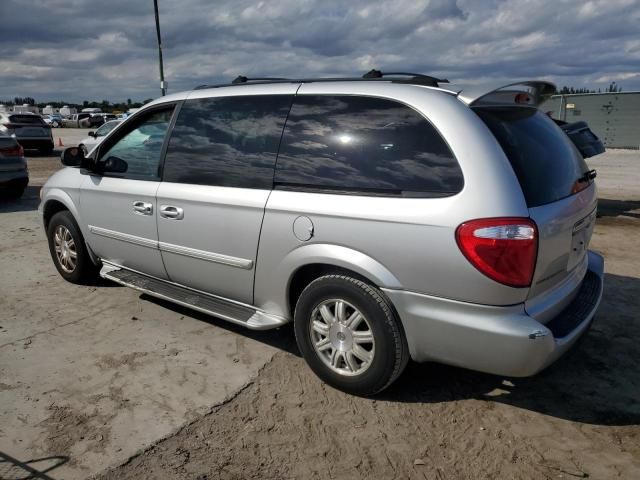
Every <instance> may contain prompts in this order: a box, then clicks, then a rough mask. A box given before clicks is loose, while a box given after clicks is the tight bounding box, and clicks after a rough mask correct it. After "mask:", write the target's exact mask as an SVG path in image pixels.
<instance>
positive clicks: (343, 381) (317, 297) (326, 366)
mask: <svg viewBox="0 0 640 480" xmlns="http://www.w3.org/2000/svg"><path fill="white" fill-rule="evenodd" d="M294 317H295V318H294V326H295V332H296V340H297V343H298V347H299V348H300V351H301V352H302V355H303V356H304V358H305V360H306V361H307V363H308V364H309V366H310V367H311V369H312V370H313V371H314V372H315V373H316V375H318V376H319V377H320V378H321V379H322V380H324V381H325V382H326V383H328V384H330V385H332V386H333V387H335V388H338V389H340V390H343V391H345V392H348V393H353V394H356V395H373V394H375V393H378V392H380V391H382V390H384V389H385V388H386V387H388V386H389V385H390V384H391V383H392V382H393V381H394V380H395V379H396V378H397V377H398V376H399V375H400V373H402V371H403V370H404V367H405V366H406V364H407V361H408V359H409V354H408V348H407V342H406V339H405V338H404V333H403V331H402V328H401V326H400V322H399V321H398V319H397V318H396V315H395V314H394V312H393V309H392V308H391V306H390V305H389V303H388V300H386V299H385V298H384V296H383V295H382V293H381V292H380V291H379V290H378V289H377V288H375V287H373V286H371V285H369V284H367V283H365V282H363V281H361V280H359V279H356V278H352V277H349V276H346V275H325V276H323V277H320V278H318V279H316V280H314V281H313V282H311V283H310V284H309V285H308V286H307V287H306V288H305V289H304V290H303V292H302V294H301V295H300V298H299V299H298V303H297V305H296V309H295V316H294Z"/></svg>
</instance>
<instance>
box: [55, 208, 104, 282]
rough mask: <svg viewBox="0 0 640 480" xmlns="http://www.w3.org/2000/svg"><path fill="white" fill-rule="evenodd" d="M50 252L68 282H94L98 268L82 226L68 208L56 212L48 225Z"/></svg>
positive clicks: (57, 267)
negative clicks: (90, 254) (81, 231)
mask: <svg viewBox="0 0 640 480" xmlns="http://www.w3.org/2000/svg"><path fill="white" fill-rule="evenodd" d="M47 239H48V240H49V252H50V253H51V258H52V259H53V263H54V265H55V266H56V269H57V270H58V272H59V273H60V275H61V276H62V278H64V279H65V280H67V281H68V282H71V283H77V284H87V283H92V282H93V281H95V280H96V279H97V277H98V269H97V267H96V266H95V265H94V264H93V262H92V261H91V257H90V256H89V252H88V251H87V247H86V245H85V243H84V238H83V237H82V233H80V228H78V225H77V224H76V221H75V220H74V218H73V215H71V213H70V212H69V211H67V210H64V211H62V212H58V213H56V214H55V215H54V216H53V217H51V220H50V221H49V226H48V227H47Z"/></svg>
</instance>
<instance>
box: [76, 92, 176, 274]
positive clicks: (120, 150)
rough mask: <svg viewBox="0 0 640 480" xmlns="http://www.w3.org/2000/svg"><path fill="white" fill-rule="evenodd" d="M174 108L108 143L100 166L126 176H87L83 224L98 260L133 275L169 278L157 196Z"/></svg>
mask: <svg viewBox="0 0 640 480" xmlns="http://www.w3.org/2000/svg"><path fill="white" fill-rule="evenodd" d="M173 110H174V105H169V106H163V107H159V108H157V107H156V108H153V109H152V110H150V111H149V112H147V113H146V114H144V115H141V116H140V117H138V118H136V119H134V120H133V121H131V122H130V123H128V124H127V125H123V126H122V128H120V129H118V130H117V131H116V132H115V134H114V136H110V137H108V138H107V139H105V142H104V143H103V144H102V145H101V146H100V147H99V151H98V152H97V157H96V158H97V161H98V162H102V163H106V164H107V165H108V164H109V162H108V160H109V159H113V158H118V159H121V160H123V161H124V162H126V165H127V168H126V172H124V173H113V172H108V171H107V172H105V173H104V175H94V174H92V175H88V176H87V178H86V180H85V181H84V183H83V185H82V188H81V192H80V212H81V218H82V219H83V221H84V222H86V223H87V225H86V231H87V232H88V238H87V241H88V243H89V245H90V246H91V249H92V250H93V251H94V252H95V254H96V255H97V256H98V257H100V258H102V259H104V260H108V261H111V262H113V263H116V264H118V265H121V266H123V267H127V268H130V269H133V270H137V271H140V272H142V273H146V274H148V275H152V276H155V277H159V278H165V279H166V278H167V274H166V271H165V269H164V266H163V264H162V257H161V255H160V251H159V249H158V230H157V225H156V218H157V213H158V212H157V205H156V192H157V190H158V186H159V185H160V176H159V172H160V163H161V162H160V159H161V157H162V151H163V145H164V142H165V137H166V133H167V130H168V127H169V123H170V120H171V116H172V114H173Z"/></svg>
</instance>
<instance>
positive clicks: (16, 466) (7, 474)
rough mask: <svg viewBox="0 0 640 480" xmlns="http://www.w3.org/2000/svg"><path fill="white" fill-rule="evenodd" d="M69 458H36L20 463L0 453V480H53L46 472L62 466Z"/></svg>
mask: <svg viewBox="0 0 640 480" xmlns="http://www.w3.org/2000/svg"><path fill="white" fill-rule="evenodd" d="M68 461H69V457H65V456H53V457H45V458H36V459H34V460H27V461H25V462H22V461H20V460H18V459H16V458H13V457H11V456H9V455H7V454H6V453H4V452H0V479H1V480H28V479H41V480H53V478H52V477H50V476H49V475H47V473H48V472H50V471H52V470H54V469H56V468H58V467H60V466H61V465H64V464H65V463H67V462H68Z"/></svg>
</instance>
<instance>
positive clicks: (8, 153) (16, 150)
mask: <svg viewBox="0 0 640 480" xmlns="http://www.w3.org/2000/svg"><path fill="white" fill-rule="evenodd" d="M0 153H1V154H2V155H4V156H5V157H22V156H24V148H22V145H18V146H17V147H10V148H2V149H0Z"/></svg>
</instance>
